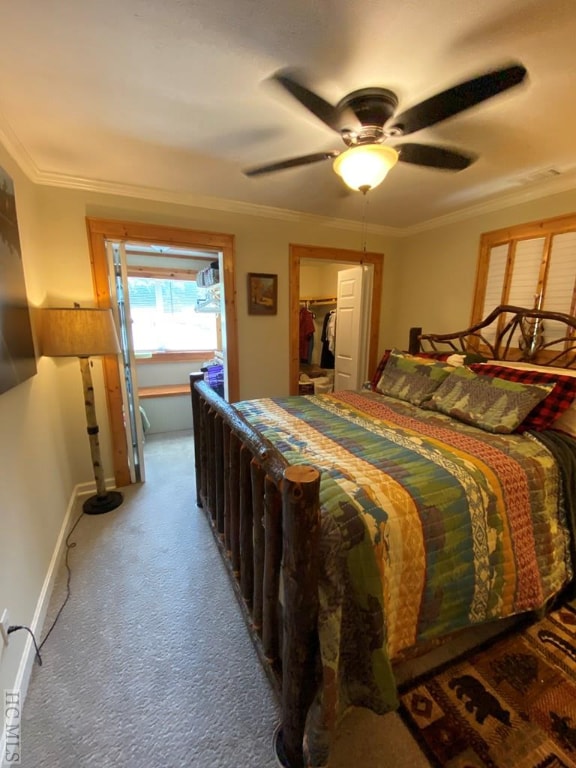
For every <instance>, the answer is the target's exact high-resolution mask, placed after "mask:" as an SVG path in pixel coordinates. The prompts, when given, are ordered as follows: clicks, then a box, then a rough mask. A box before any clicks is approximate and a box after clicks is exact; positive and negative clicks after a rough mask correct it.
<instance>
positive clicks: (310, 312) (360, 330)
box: [298, 259, 371, 394]
mask: <svg viewBox="0 0 576 768" xmlns="http://www.w3.org/2000/svg"><path fill="white" fill-rule="evenodd" d="M368 273H369V276H370V278H371V267H369V266H367V267H362V266H359V265H358V264H354V263H350V262H349V263H346V262H341V261H334V262H330V261H321V262H319V261H317V260H307V259H304V260H302V262H301V263H300V281H299V284H300V289H299V340H298V341H299V343H298V352H299V381H298V391H299V393H300V394H321V393H325V392H331V391H333V390H334V389H345V388H357V387H359V386H360V385H361V381H363V380H364V378H365V370H364V369H365V367H366V347H367V340H368V333H367V323H368V309H369V302H366V301H364V300H363V298H362V296H361V295H359V294H358V291H360V293H361V291H362V285H361V284H363V283H365V282H370V281H369V280H366V279H365V278H367V277H368ZM348 280H350V281H351V282H350V285H351V286H352V288H353V289H354V291H356V293H354V295H353V296H352V301H349V300H348V294H347V283H346V281H348ZM359 284H360V285H359ZM339 297H340V298H339ZM365 298H366V296H364V299H365ZM358 302H359V303H358ZM360 305H361V306H360ZM364 305H366V307H365V306H364ZM343 308H344V310H343ZM361 315H362V316H361ZM339 326H340V344H338V330H339ZM346 346H348V347H349V348H351V350H352V352H351V354H350V355H348V353H347V352H346ZM348 357H350V358H354V360H353V367H354V373H353V375H350V376H348V375H347V373H346V369H347V367H348V362H349V360H348ZM360 369H361V370H362V373H361V374H360V373H359V370H360ZM343 372H344V376H343ZM359 376H361V379H360V378H359ZM352 380H353V383H350V384H349V382H352Z"/></svg>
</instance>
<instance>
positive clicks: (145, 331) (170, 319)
mask: <svg viewBox="0 0 576 768" xmlns="http://www.w3.org/2000/svg"><path fill="white" fill-rule="evenodd" d="M207 290H208V289H206V288H201V287H199V286H198V285H197V284H196V281H195V280H183V279H174V278H165V277H143V276H140V275H129V276H128V293H129V297H130V314H131V316H132V337H133V340H134V351H135V352H151V353H166V352H191V351H209V350H215V349H218V348H219V343H218V337H219V327H218V325H219V315H218V314H216V311H217V308H218V305H212V306H213V309H212V311H211V312H210V311H207V310H206V308H207V307H209V303H208V301H207V298H206V291H207ZM199 305H202V306H203V307H204V309H203V310H202V311H199V310H198V306H199Z"/></svg>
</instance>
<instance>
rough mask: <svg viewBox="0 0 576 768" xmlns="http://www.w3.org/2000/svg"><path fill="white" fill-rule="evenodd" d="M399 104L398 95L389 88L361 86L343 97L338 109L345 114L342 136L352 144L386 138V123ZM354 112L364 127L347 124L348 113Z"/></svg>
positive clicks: (347, 142)
mask: <svg viewBox="0 0 576 768" xmlns="http://www.w3.org/2000/svg"><path fill="white" fill-rule="evenodd" d="M397 106H398V97H397V96H396V94H395V93H393V92H392V91H389V90H388V89H387V88H361V89H359V90H357V91H352V93H349V94H348V95H347V96H344V98H343V99H341V100H340V101H339V102H338V104H337V106H336V109H337V110H338V111H339V112H340V113H341V114H342V115H343V120H344V127H343V129H342V138H343V139H344V142H345V143H346V144H347V145H348V146H351V145H352V144H368V143H374V142H380V141H382V140H383V139H384V124H385V123H386V122H387V121H388V120H389V119H390V118H391V117H392V115H393V114H394V112H395V111H396V108H397ZM350 111H351V112H353V113H354V114H355V115H356V117H357V118H358V120H359V121H360V124H361V126H362V128H360V129H358V127H357V126H353V125H350V126H347V125H346V123H345V121H346V114H347V113H348V114H349V113H350Z"/></svg>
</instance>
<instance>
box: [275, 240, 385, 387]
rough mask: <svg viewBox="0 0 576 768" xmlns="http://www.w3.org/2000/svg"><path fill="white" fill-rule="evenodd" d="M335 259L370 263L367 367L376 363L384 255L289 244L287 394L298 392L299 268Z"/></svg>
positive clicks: (345, 263) (347, 263)
mask: <svg viewBox="0 0 576 768" xmlns="http://www.w3.org/2000/svg"><path fill="white" fill-rule="evenodd" d="M314 261H317V263H321V264H327V263H330V262H334V263H336V264H337V265H338V266H341V267H342V269H345V268H346V266H352V265H371V267H372V288H373V290H372V298H371V301H370V306H369V308H368V322H367V338H366V359H367V370H368V371H372V370H374V368H375V367H376V364H377V359H378V335H379V329H380V297H381V295H382V274H383V266H384V255H383V254H381V253H365V252H364V251H352V250H347V249H344V248H320V247H316V246H310V245H290V264H289V277H290V394H292V395H296V394H298V391H299V388H298V381H299V375H300V344H299V342H300V327H299V314H300V297H301V292H300V268H301V265H302V263H303V262H304V263H306V264H308V263H313V262H314Z"/></svg>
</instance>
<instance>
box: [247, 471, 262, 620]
mask: <svg viewBox="0 0 576 768" xmlns="http://www.w3.org/2000/svg"><path fill="white" fill-rule="evenodd" d="M250 474H251V477H252V515H253V526H254V596H253V599H252V625H253V627H254V629H255V630H256V631H257V632H258V634H259V635H261V633H262V597H263V594H264V478H265V476H266V475H265V473H264V470H263V469H262V467H261V466H260V464H259V463H258V462H257V461H256V459H252V461H251V462H250Z"/></svg>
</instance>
